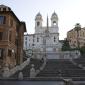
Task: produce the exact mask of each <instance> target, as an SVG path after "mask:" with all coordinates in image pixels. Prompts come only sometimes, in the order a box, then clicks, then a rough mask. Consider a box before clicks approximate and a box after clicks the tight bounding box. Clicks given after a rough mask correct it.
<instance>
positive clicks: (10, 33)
mask: <svg viewBox="0 0 85 85" xmlns="http://www.w3.org/2000/svg"><path fill="white" fill-rule="evenodd" d="M11 36H12V34H11V31H9V41H11Z"/></svg>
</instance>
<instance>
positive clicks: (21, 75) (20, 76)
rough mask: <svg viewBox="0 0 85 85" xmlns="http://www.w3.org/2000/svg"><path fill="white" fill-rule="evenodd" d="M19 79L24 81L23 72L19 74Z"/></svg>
mask: <svg viewBox="0 0 85 85" xmlns="http://www.w3.org/2000/svg"><path fill="white" fill-rule="evenodd" d="M18 79H19V80H23V73H22V72H19V75H18Z"/></svg>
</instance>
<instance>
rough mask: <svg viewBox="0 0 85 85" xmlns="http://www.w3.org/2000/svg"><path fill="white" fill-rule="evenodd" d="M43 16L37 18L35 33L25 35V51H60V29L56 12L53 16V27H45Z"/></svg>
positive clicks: (39, 15) (38, 15)
mask: <svg viewBox="0 0 85 85" xmlns="http://www.w3.org/2000/svg"><path fill="white" fill-rule="evenodd" d="M42 21H43V19H42V15H41V14H40V13H38V14H37V15H36V17H35V33H34V34H27V35H24V49H25V50H26V49H39V50H40V51H45V50H46V51H58V50H59V49H60V48H61V47H60V43H59V32H58V30H59V28H58V16H57V14H56V13H55V12H54V13H53V14H52V16H51V26H48V17H47V26H46V27H43V25H42Z"/></svg>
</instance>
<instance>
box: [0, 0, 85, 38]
mask: <svg viewBox="0 0 85 85" xmlns="http://www.w3.org/2000/svg"><path fill="white" fill-rule="evenodd" d="M0 4H4V5H7V6H9V7H11V9H12V10H13V11H14V13H15V14H16V16H17V17H18V18H19V20H21V21H25V22H26V27H27V32H28V33H30V34H31V33H34V27H35V16H36V14H37V13H38V12H40V13H41V14H42V17H43V25H44V26H45V25H46V17H47V14H48V17H49V25H50V17H51V15H52V13H53V12H54V10H55V12H56V13H57V15H58V18H59V33H60V37H59V38H60V39H64V38H65V37H66V33H67V31H69V30H70V29H72V28H73V27H74V25H75V24H76V23H80V24H81V26H82V27H84V26H85V0H0Z"/></svg>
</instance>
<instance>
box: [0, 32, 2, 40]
mask: <svg viewBox="0 0 85 85" xmlns="http://www.w3.org/2000/svg"><path fill="white" fill-rule="evenodd" d="M2 38H3V32H0V40H2Z"/></svg>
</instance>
